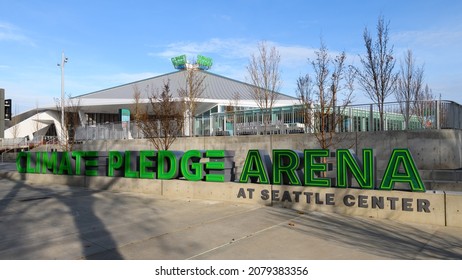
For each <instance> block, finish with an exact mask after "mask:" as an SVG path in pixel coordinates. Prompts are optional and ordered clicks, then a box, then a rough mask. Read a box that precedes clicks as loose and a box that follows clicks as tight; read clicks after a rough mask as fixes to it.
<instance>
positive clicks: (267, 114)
mask: <svg viewBox="0 0 462 280" xmlns="http://www.w3.org/2000/svg"><path fill="white" fill-rule="evenodd" d="M280 61H281V56H280V55H279V52H278V51H277V50H276V47H274V46H273V47H271V48H270V49H269V50H268V46H267V44H266V42H260V43H259V44H258V54H257V55H255V54H252V56H251V58H250V62H249V65H248V66H247V72H248V74H249V76H250V82H251V83H252V85H254V87H253V88H252V92H251V94H252V96H253V99H254V100H255V102H256V103H257V106H258V107H259V108H260V111H261V113H262V121H263V122H264V125H265V134H266V133H267V125H268V123H269V121H270V118H271V113H272V110H273V106H274V104H275V102H276V101H277V99H278V93H277V92H278V91H279V88H280V86H281V73H280V70H279V62H280Z"/></svg>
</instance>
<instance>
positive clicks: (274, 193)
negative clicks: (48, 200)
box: [0, 171, 462, 227]
mask: <svg viewBox="0 0 462 280" xmlns="http://www.w3.org/2000/svg"><path fill="white" fill-rule="evenodd" d="M0 177H3V178H7V179H11V180H15V181H25V182H27V183H33V184H57V185H60V184H62V185H70V186H80V187H87V188H90V189H93V190H109V191H118V192H135V193H145V194H153V195H160V196H166V197H169V198H192V199H203V200H220V201H229V202H238V203H250V204H260V205H267V206H272V205H276V206H280V207H285V208H292V209H296V210H299V211H320V212H333V213H339V214H344V215H351V216H363V217H371V218H379V219H390V220H398V221H402V222H416V223H422V224H430V225H438V226H445V225H447V226H456V227H462V193H457V192H452V193H450V192H448V193H445V192H430V191H429V192H426V193H413V192H406V191H378V190H360V189H353V188H349V189H339V188H317V187H297V186H271V185H260V184H250V183H249V184H241V183H235V182H227V183H213V182H203V181H199V182H192V181H185V180H167V181H165V180H154V179H132V178H123V177H104V176H96V177H88V176H87V177H85V176H62V175H53V174H20V173H17V172H16V171H6V172H5V171H4V172H0Z"/></svg>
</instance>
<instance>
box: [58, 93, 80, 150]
mask: <svg viewBox="0 0 462 280" xmlns="http://www.w3.org/2000/svg"><path fill="white" fill-rule="evenodd" d="M55 103H56V109H57V110H58V112H63V111H64V123H60V126H61V127H60V128H61V129H60V130H61V132H60V135H59V139H60V141H59V146H60V148H61V150H62V151H73V150H74V144H75V135H76V131H77V127H78V126H80V116H79V111H80V98H78V99H75V98H72V96H71V95H68V98H67V100H64V102H61V100H59V99H57V98H56V99H55ZM61 104H65V105H64V110H61V106H62V105H61Z"/></svg>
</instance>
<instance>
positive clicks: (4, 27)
mask: <svg viewBox="0 0 462 280" xmlns="http://www.w3.org/2000/svg"><path fill="white" fill-rule="evenodd" d="M0 41H7V42H19V43H22V44H27V45H31V46H35V43H34V42H33V41H32V40H31V39H30V38H28V37H27V36H25V35H24V34H22V32H21V30H20V29H19V28H18V27H16V26H14V25H12V24H10V23H6V22H0Z"/></svg>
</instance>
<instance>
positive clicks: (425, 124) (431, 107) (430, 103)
mask: <svg viewBox="0 0 462 280" xmlns="http://www.w3.org/2000/svg"><path fill="white" fill-rule="evenodd" d="M434 100H435V96H434V95H433V92H432V90H431V89H430V88H429V87H428V85H425V88H424V89H423V90H420V91H419V92H418V93H417V95H416V99H415V102H414V106H413V111H414V114H415V115H416V116H417V118H418V120H419V122H420V125H421V126H422V128H435V127H434V125H435V123H434V122H436V121H437V120H436V106H437V104H435V103H436V102H435V101H434ZM438 121H440V120H438Z"/></svg>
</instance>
